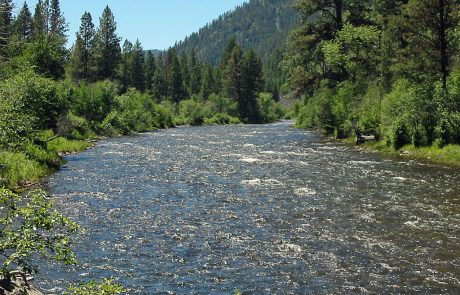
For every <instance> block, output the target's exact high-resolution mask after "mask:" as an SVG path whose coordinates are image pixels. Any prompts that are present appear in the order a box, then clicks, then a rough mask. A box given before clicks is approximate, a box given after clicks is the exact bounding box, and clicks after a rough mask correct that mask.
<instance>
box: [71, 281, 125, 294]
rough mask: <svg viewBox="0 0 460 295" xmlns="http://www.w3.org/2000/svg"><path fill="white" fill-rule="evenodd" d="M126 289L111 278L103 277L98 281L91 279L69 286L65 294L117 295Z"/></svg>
mask: <svg viewBox="0 0 460 295" xmlns="http://www.w3.org/2000/svg"><path fill="white" fill-rule="evenodd" d="M125 292H126V290H125V289H124V288H123V287H122V286H121V285H120V284H115V283H113V279H104V280H102V282H100V283H98V282H96V281H91V282H89V283H86V284H81V285H78V286H70V287H69V290H68V291H67V292H64V294H65V295H119V294H123V293H125Z"/></svg>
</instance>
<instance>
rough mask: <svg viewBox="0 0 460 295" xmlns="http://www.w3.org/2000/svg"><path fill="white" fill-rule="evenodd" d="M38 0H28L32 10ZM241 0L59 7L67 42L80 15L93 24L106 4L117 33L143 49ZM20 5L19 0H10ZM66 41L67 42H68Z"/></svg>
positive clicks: (85, 1)
mask: <svg viewBox="0 0 460 295" xmlns="http://www.w3.org/2000/svg"><path fill="white" fill-rule="evenodd" d="M37 1H38V0H28V1H27V4H28V5H29V8H30V9H31V11H32V14H33V10H34V8H35V4H36V3H37ZM244 2H247V1H245V0H130V1H126V0H102V1H101V0H61V1H60V3H61V9H62V11H63V12H64V16H65V18H66V21H67V22H68V23H69V32H68V35H69V43H71V44H72V43H73V42H74V40H75V32H76V31H77V30H78V27H79V26H80V18H81V16H82V15H83V13H84V12H85V11H89V12H90V13H91V15H92V17H93V22H94V24H95V25H96V26H97V25H98V24H99V17H100V16H101V14H102V11H103V10H104V7H105V6H106V5H109V7H110V9H111V10H112V12H113V14H114V15H115V20H116V21H117V26H118V27H117V28H118V29H117V31H118V35H119V36H120V37H122V38H127V39H129V40H130V41H135V40H136V39H137V38H138V39H139V40H140V41H141V43H142V45H143V47H144V49H166V48H168V47H169V46H172V45H174V43H175V42H176V41H181V40H183V39H184V38H185V37H186V36H188V35H190V34H191V33H193V32H196V31H198V29H199V28H201V27H202V26H204V25H205V24H206V23H208V22H210V21H212V20H213V19H215V18H217V17H218V16H219V15H221V14H222V13H224V12H226V11H229V10H232V9H234V8H235V6H237V5H241V4H243V3H244ZM13 3H15V5H16V6H17V10H18V9H20V8H21V7H22V5H23V3H24V1H23V0H13ZM71 44H69V46H70V45H71Z"/></svg>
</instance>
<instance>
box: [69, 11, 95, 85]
mask: <svg viewBox="0 0 460 295" xmlns="http://www.w3.org/2000/svg"><path fill="white" fill-rule="evenodd" d="M76 35H77V40H76V42H75V46H74V48H73V56H72V63H74V71H75V72H76V73H80V74H79V78H82V79H84V80H86V81H88V80H90V79H92V78H93V73H92V63H93V59H94V56H93V55H94V35H95V29H94V24H93V21H92V17H91V14H90V13H89V12H85V13H84V14H83V16H82V17H81V25H80V28H79V30H78V32H77V34H76ZM78 80H79V79H78Z"/></svg>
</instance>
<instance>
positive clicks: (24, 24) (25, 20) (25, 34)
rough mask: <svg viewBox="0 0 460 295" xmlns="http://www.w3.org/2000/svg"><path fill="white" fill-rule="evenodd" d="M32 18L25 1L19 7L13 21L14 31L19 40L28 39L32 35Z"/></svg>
mask: <svg viewBox="0 0 460 295" xmlns="http://www.w3.org/2000/svg"><path fill="white" fill-rule="evenodd" d="M32 27H33V19H32V14H31V12H30V10H29V6H28V5H27V2H24V5H23V6H22V8H21V11H20V12H19V14H18V17H17V18H16V20H15V22H14V33H15V35H17V36H19V39H20V40H23V41H28V40H29V39H30V37H31V35H32Z"/></svg>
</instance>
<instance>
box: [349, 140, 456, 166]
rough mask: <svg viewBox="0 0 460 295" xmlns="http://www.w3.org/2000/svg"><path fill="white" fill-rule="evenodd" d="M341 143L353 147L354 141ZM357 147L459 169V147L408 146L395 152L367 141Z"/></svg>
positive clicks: (381, 143) (377, 143)
mask: <svg viewBox="0 0 460 295" xmlns="http://www.w3.org/2000/svg"><path fill="white" fill-rule="evenodd" d="M342 142H345V143H347V144H350V145H354V144H355V139H354V138H348V139H346V140H343V141H342ZM359 147H360V148H364V149H365V150H368V151H374V152H378V153H380V154H383V155H387V156H392V157H399V158H404V159H414V160H420V161H424V162H429V163H433V164H440V165H445V166H454V167H460V145H453V144H449V145H446V146H444V147H442V148H441V147H436V146H425V147H418V148H417V147H415V146H414V145H412V144H408V145H405V146H403V147H402V148H400V149H398V150H395V149H394V148H393V147H391V146H389V145H387V144H386V143H385V142H384V141H369V142H366V143H364V144H361V145H359Z"/></svg>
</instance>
